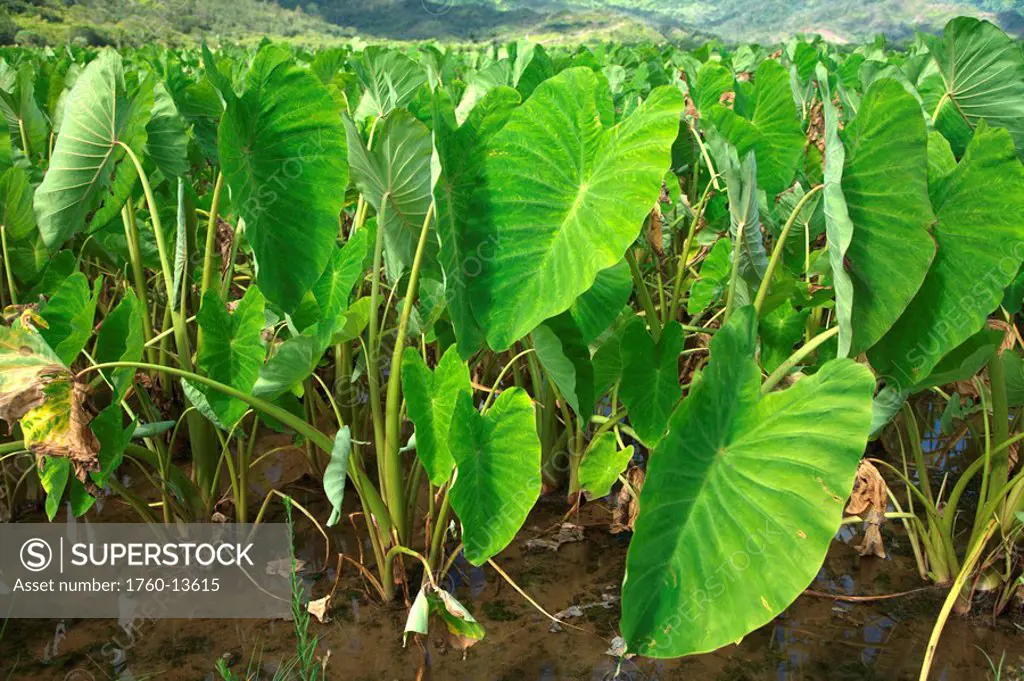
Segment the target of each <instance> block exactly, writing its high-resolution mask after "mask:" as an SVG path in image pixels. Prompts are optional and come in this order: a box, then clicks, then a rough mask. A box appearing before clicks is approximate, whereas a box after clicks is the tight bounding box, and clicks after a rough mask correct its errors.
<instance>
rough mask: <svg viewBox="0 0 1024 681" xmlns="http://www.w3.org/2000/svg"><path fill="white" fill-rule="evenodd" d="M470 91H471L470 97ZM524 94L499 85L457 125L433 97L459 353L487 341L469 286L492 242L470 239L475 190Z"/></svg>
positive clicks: (444, 257) (445, 264)
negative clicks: (492, 143) (493, 141)
mask: <svg viewBox="0 0 1024 681" xmlns="http://www.w3.org/2000/svg"><path fill="white" fill-rule="evenodd" d="M468 94H469V93H468V91H467V96H468ZM519 101H520V98H519V93H518V92H516V91H515V90H513V89H512V88H508V87H497V88H495V89H493V90H491V91H490V92H488V93H487V95H486V96H485V97H483V98H482V99H481V100H480V101H479V102H478V103H475V105H474V106H473V107H472V111H471V112H470V113H469V115H467V117H466V118H465V119H464V121H463V123H462V124H461V125H460V126H458V128H456V127H455V124H454V123H453V122H452V121H453V116H452V113H451V107H450V103H448V101H447V99H446V98H444V97H442V96H441V95H440V94H439V93H438V94H436V95H435V97H434V110H433V115H434V148H435V149H436V152H437V161H438V169H437V170H438V176H437V179H436V182H435V183H434V205H435V209H436V212H437V233H438V236H439V237H440V240H441V250H440V256H439V257H440V260H441V267H442V268H443V270H444V275H445V298H446V299H447V303H448V315H449V317H451V321H452V326H453V327H454V328H455V338H456V340H457V342H458V346H459V354H460V355H462V357H463V358H468V357H469V356H470V355H472V354H473V353H474V352H476V351H477V350H478V349H479V348H480V346H481V345H482V344H483V341H484V333H483V330H481V329H480V325H479V324H478V323H477V321H476V317H475V316H474V315H473V310H472V308H471V307H470V297H469V287H470V286H471V284H472V280H473V279H474V278H476V277H477V276H479V275H480V272H481V270H482V268H483V259H484V258H486V257H489V256H490V254H491V253H492V252H493V245H492V244H490V243H487V244H478V245H477V246H476V248H473V247H472V246H471V244H470V239H469V238H468V230H469V223H470V217H471V215H472V214H471V211H472V210H473V206H472V203H471V200H472V196H473V191H474V190H475V189H476V187H477V186H478V185H479V184H480V183H481V182H482V181H483V176H484V157H485V154H486V144H487V142H488V140H489V139H490V138H491V136H493V135H494V133H496V132H497V131H498V130H500V129H501V127H502V126H504V125H505V122H506V121H507V120H508V117H509V116H510V115H512V112H513V111H514V110H515V108H516V107H517V106H518V105H519Z"/></svg>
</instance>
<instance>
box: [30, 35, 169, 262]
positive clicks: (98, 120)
mask: <svg viewBox="0 0 1024 681" xmlns="http://www.w3.org/2000/svg"><path fill="white" fill-rule="evenodd" d="M146 94H147V93H146V92H142V93H141V96H139V97H130V96H129V94H128V91H127V89H126V88H125V81H124V70H123V67H122V65H121V57H120V56H119V55H118V54H117V53H116V52H114V51H113V50H107V51H104V52H101V53H100V55H99V56H98V57H96V59H94V60H93V61H91V62H90V63H89V65H88V66H86V67H85V70H84V71H83V72H82V75H81V76H79V78H78V80H77V82H76V83H75V86H74V87H73V88H72V89H71V92H70V93H69V94H68V97H67V101H66V104H65V109H64V121H63V124H62V125H61V129H60V133H59V134H58V135H57V143H56V145H55V146H54V149H53V158H52V159H51V160H50V167H49V170H48V171H47V173H46V177H45V178H43V183H42V184H41V185H40V186H39V189H38V190H36V194H35V202H34V203H35V212H36V220H37V221H38V223H39V231H40V232H41V233H42V235H43V241H44V242H45V243H46V246H47V248H49V249H50V250H55V249H56V248H57V247H58V246H60V245H61V244H62V243H64V242H65V241H67V240H68V239H69V238H71V237H72V236H74V235H75V234H76V233H78V232H80V231H81V230H82V229H84V228H85V221H86V218H87V216H89V215H90V214H91V213H93V212H94V211H99V210H102V209H103V208H104V207H106V209H107V212H111V211H112V212H114V213H115V214H116V212H117V211H120V209H121V205H123V204H124V201H125V199H126V198H127V196H128V192H130V191H131V187H132V186H133V185H134V183H135V169H134V165H133V164H132V162H131V160H130V159H128V158H126V152H125V150H124V148H123V147H122V146H121V145H122V144H124V145H127V146H129V147H131V148H132V149H133V150H135V152H136V153H141V149H142V147H143V146H144V145H145V143H146V123H147V122H148V120H149V114H150V109H151V107H152V99H151V97H152V90H151V89H150V90H149V91H148V95H149V97H148V98H147V96H146ZM122 166H123V167H124V168H125V170H123V171H122V170H121V169H120V168H121V167H122ZM115 170H116V177H117V180H118V181H116V182H115V181H114V180H115ZM108 204H109V205H108ZM95 219H96V221H97V222H96V224H97V226H100V225H101V224H102V223H103V222H104V220H103V219H102V218H100V217H96V218H95Z"/></svg>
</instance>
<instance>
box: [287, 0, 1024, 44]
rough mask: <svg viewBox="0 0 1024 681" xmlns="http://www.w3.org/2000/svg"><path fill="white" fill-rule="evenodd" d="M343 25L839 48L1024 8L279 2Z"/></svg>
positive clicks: (609, 1) (999, 3)
mask: <svg viewBox="0 0 1024 681" xmlns="http://www.w3.org/2000/svg"><path fill="white" fill-rule="evenodd" d="M278 1H279V2H280V3H281V4H283V5H285V6H291V7H300V8H301V9H303V10H304V11H306V12H307V13H312V12H316V13H317V14H318V16H320V17H322V18H324V19H326V20H328V21H330V22H332V23H336V24H341V25H347V26H355V27H357V28H359V29H361V30H363V31H368V32H372V33H375V34H379V35H386V36H389V37H396V38H400V37H412V38H423V37H430V36H438V35H446V36H451V37H459V38H477V39H483V38H488V37H493V36H494V35H495V34H500V33H523V32H533V33H535V34H549V33H559V32H561V33H579V32H585V31H586V30H587V28H588V26H589V27H593V28H594V29H597V30H607V29H608V27H610V26H617V27H619V28H621V29H623V30H627V31H629V30H634V31H635V30H644V29H643V28H640V26H641V25H645V26H646V28H647V29H654V30H656V31H658V32H661V33H662V34H670V33H674V32H679V31H682V32H699V33H712V34H716V35H720V36H722V37H724V38H727V39H731V40H744V41H750V40H759V41H773V40H778V39H781V38H784V37H786V36H788V35H792V34H794V33H799V32H807V33H821V34H822V35H824V36H825V37H827V38H830V39H832V40H836V41H840V42H843V41H856V40H864V39H870V38H871V37H872V36H874V35H876V34H878V33H884V34H886V35H888V36H889V37H891V38H895V39H899V38H903V37H907V36H910V35H912V34H913V32H914V31H915V30H924V31H937V30H940V29H941V28H942V26H943V25H944V24H945V23H946V21H948V20H949V19H950V18H951V17H953V16H956V15H959V14H970V15H974V16H979V17H984V18H987V19H989V20H990V21H992V22H993V23H997V24H999V25H1001V26H1002V27H1003V28H1004V29H1005V30H1007V31H1008V32H1010V33H1013V34H1016V35H1018V36H1024V0H963V1H960V2H953V1H947V2H942V1H940V0H278Z"/></svg>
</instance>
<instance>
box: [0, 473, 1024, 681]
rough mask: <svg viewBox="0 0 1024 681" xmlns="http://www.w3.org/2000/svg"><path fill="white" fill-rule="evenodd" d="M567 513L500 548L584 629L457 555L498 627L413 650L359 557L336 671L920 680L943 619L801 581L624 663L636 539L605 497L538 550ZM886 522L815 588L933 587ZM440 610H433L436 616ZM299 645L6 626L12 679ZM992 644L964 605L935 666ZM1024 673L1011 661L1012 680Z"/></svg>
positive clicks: (1017, 643)
mask: <svg viewBox="0 0 1024 681" xmlns="http://www.w3.org/2000/svg"><path fill="white" fill-rule="evenodd" d="M291 491H292V493H293V494H294V495H295V496H296V498H297V499H299V500H300V502H302V503H304V504H305V502H308V503H309V507H311V509H312V510H314V512H315V513H317V515H318V516H319V517H326V515H327V509H325V508H322V507H321V506H320V503H321V502H319V501H318V500H317V499H318V497H319V495H317V494H314V493H313V492H311V491H303V490H301V489H293V490H291ZM303 496H305V497H306V498H305V499H303ZM110 508H111V506H110V505H108V509H107V511H105V513H104V514H103V517H102V518H101V519H106V520H114V519H115V518H113V517H110V518H107V517H106V516H108V515H110V514H111V513H112V511H110ZM563 512H564V506H563V505H562V504H561V503H559V502H556V501H542V502H541V504H540V505H539V506H538V508H537V509H536V510H535V511H534V513H533V514H532V516H531V518H530V520H529V521H528V523H527V528H526V530H524V532H523V533H522V534H521V539H519V540H517V541H516V543H514V544H513V545H512V546H511V547H509V548H508V549H507V550H506V551H504V552H503V553H502V554H501V555H500V556H499V557H498V559H497V562H498V564H499V565H500V566H501V567H502V568H504V570H505V571H506V572H508V573H509V574H510V575H511V576H512V577H513V578H514V579H515V580H516V581H517V582H518V583H519V584H520V586H522V587H523V588H524V589H525V590H526V591H527V592H528V593H529V594H531V595H532V596H533V598H534V599H535V600H537V601H538V602H539V603H540V604H542V605H543V606H544V607H545V608H546V609H548V610H549V611H550V612H557V611H561V610H564V609H566V608H569V607H570V606H572V605H578V606H581V610H582V615H581V616H579V617H576V618H574V619H571V620H569V621H570V622H571V623H572V624H574V625H576V626H578V627H580V628H581V629H583V630H585V631H578V630H573V629H569V628H563V631H561V632H557V633H555V632H552V631H550V624H551V623H550V622H549V621H548V620H547V619H545V618H544V617H543V616H542V615H540V614H539V613H538V612H537V611H536V610H534V609H533V608H532V607H531V606H529V605H528V604H527V603H526V602H525V601H524V600H523V599H522V598H521V597H520V596H519V595H518V594H517V593H516V592H515V591H514V590H513V589H512V588H510V587H509V586H508V584H506V583H504V582H503V581H502V580H501V579H500V578H499V577H498V576H497V575H496V574H495V572H494V571H493V570H491V569H489V568H488V569H479V568H472V567H470V566H469V565H468V564H466V563H464V562H458V563H457V564H456V569H455V570H454V571H453V573H452V574H451V575H450V577H449V579H448V584H447V586H448V587H449V588H450V589H454V590H455V592H456V595H457V597H458V598H459V600H461V601H462V602H463V603H464V604H466V605H467V606H469V607H470V608H471V609H472V611H473V612H474V614H475V616H476V617H477V619H478V620H479V621H480V622H481V623H482V624H483V625H484V627H485V628H486V630H487V638H486V639H485V640H484V641H482V642H481V643H479V644H478V645H476V646H475V647H473V648H472V649H470V650H469V651H468V654H467V655H466V658H465V659H463V656H462V653H461V652H459V651H456V650H454V649H452V648H449V646H448V644H447V642H446V636H445V635H444V634H443V633H442V632H441V631H440V630H439V629H436V628H435V629H434V630H432V632H431V634H430V635H429V636H427V637H426V639H425V640H423V641H422V642H421V644H416V643H413V642H410V644H409V647H408V648H403V647H402V643H401V639H402V636H401V631H402V627H403V625H404V620H405V610H404V609H403V608H400V607H397V606H396V607H393V608H392V607H387V608H386V607H382V606H379V605H376V604H374V602H373V601H372V600H371V599H369V598H367V596H366V593H367V590H366V587H365V585H364V584H363V583H362V580H361V578H360V577H359V575H358V573H357V572H356V570H354V569H352V568H351V567H348V568H346V569H345V570H344V571H343V573H342V575H341V578H340V581H339V584H340V586H339V589H338V592H337V595H336V596H335V602H334V607H333V608H332V612H331V619H330V621H329V622H328V623H327V624H316V623H314V624H313V631H314V633H315V634H317V635H318V636H320V637H321V643H320V647H321V651H322V653H323V654H325V655H326V654H328V653H329V659H328V663H327V679H342V680H345V681H349V680H351V681H359V680H364V679H365V680H367V681H391V680H399V679H400V680H403V681H404V680H406V679H410V680H412V679H431V680H436V681H524V680H530V681H532V680H537V681H562V680H566V681H568V680H570V679H571V680H579V681H584V680H588V681H589V680H593V681H601V680H605V679H608V680H611V679H615V678H619V679H632V680H636V681H641V680H644V681H648V680H649V681H654V680H666V681H667V680H675V679H694V680H704V679H714V680H719V679H720V680H723V681H724V680H730V681H733V680H735V681H739V680H744V679H749V680H751V681H753V680H761V679H764V680H768V679H771V680H773V681H786V680H797V679H814V680H817V679H822V680H828V681H845V680H854V679H857V680H860V679H885V680H886V681H900V680H902V679H916V678H917V674H918V668H919V667H918V665H919V664H920V660H921V656H922V653H923V651H924V648H925V643H926V641H927V638H928V635H929V633H930V631H931V626H932V619H931V618H932V616H933V614H934V613H936V612H937V611H938V609H939V605H940V603H941V600H942V598H943V596H944V592H943V591H941V590H926V591H924V592H919V593H916V594H914V595H911V596H904V597H900V598H892V599H887V600H881V601H874V602H865V603H861V602H859V603H844V602H840V601H836V600H833V599H830V598H825V597H822V596H818V595H804V596H802V597H801V598H800V599H799V600H798V601H797V602H796V603H795V604H794V605H793V606H792V607H791V608H789V610H787V611H786V613H785V614H784V615H782V616H781V617H779V618H778V619H776V620H775V621H774V622H773V623H771V624H770V625H768V626H765V627H764V628H762V629H760V630H759V631H757V632H754V633H753V634H751V635H750V636H748V637H747V638H746V639H744V640H743V641H742V642H741V643H740V644H739V645H734V646H730V647H728V648H725V649H723V650H719V651H717V652H714V653H711V654H707V655H701V656H697V657H693V658H688V659H685V660H673V661H658V660H649V659H634V660H631V661H628V662H627V663H625V664H624V665H623V668H622V670H621V672H620V675H619V676H618V677H616V676H615V660H614V659H613V658H612V657H610V656H608V655H606V654H605V651H606V649H607V648H608V647H609V643H610V641H611V639H612V638H613V637H614V636H615V635H616V634H617V631H616V623H617V621H618V605H617V597H618V593H619V584H620V582H621V577H622V572H623V565H624V562H625V555H626V548H627V546H628V544H627V539H626V538H625V537H624V536H621V535H620V536H613V535H611V534H609V533H608V531H607V527H608V522H609V520H610V514H609V512H608V510H607V509H606V508H605V507H604V505H603V504H601V503H593V504H589V505H587V506H586V507H585V508H584V509H583V511H582V512H581V513H580V515H579V517H578V518H577V519H576V522H578V523H579V524H581V525H583V526H584V527H585V528H586V529H585V534H584V540H583V541H581V542H578V543H570V544H565V545H563V546H562V547H561V548H560V549H559V550H558V551H557V552H552V551H550V550H541V551H536V550H529V549H527V548H526V546H525V543H526V541H527V540H528V539H529V538H531V537H534V536H538V535H539V534H540V532H541V531H542V530H543V529H544V528H548V527H550V526H551V525H552V524H553V523H556V522H557V521H558V520H559V518H560V517H561V514H562V513H563ZM884 532H885V536H886V540H887V548H888V549H889V552H890V558H888V559H886V560H884V561H883V560H879V559H876V558H864V559H861V558H859V557H858V556H857V554H856V552H855V551H854V549H853V545H856V544H857V543H859V541H860V539H859V537H857V536H856V530H854V529H851V528H844V529H843V530H842V531H841V533H840V536H839V538H838V541H836V542H834V543H833V546H832V550H831V551H830V553H829V556H828V559H827V561H826V563H825V565H824V567H823V568H822V570H821V572H820V574H819V575H818V577H817V579H816V580H815V582H814V584H812V585H811V589H813V590H816V591H819V592H826V593H834V594H845V595H870V594H889V593H893V592H898V591H904V590H909V589H914V588H917V587H920V586H922V584H921V581H920V579H919V578H918V576H917V574H916V571H915V569H914V565H913V560H912V558H910V557H909V547H908V545H907V543H906V541H905V540H904V539H903V537H902V535H901V532H900V530H899V528H898V527H897V525H896V523H890V524H889V525H888V526H886V528H885V531H884ZM332 541H333V542H334V544H335V548H336V549H337V550H343V551H345V552H347V553H349V554H352V555H355V554H357V553H358V539H357V538H356V536H355V534H354V533H353V531H352V528H350V527H347V528H341V527H339V528H335V531H333V535H332ZM298 543H299V549H298V551H299V555H300V558H303V559H305V560H307V561H309V562H310V563H311V564H312V565H317V566H319V565H322V564H323V563H324V555H323V554H324V547H323V544H322V540H321V539H319V536H318V535H317V534H316V533H315V532H310V531H307V530H304V529H302V528H300V536H299V538H298ZM367 552H368V549H367ZM334 578H335V575H334V571H333V567H331V568H329V569H327V570H325V571H323V572H322V573H321V574H320V575H319V576H317V577H316V578H315V579H311V580H310V581H311V587H312V590H313V594H314V596H320V595H323V594H324V593H326V592H327V591H328V590H329V589H330V588H331V585H332V584H333V582H334ZM1018 621H1019V620H1018ZM438 624H439V623H437V622H432V627H437V626H438ZM293 646H294V642H293V637H292V634H291V624H290V623H289V622H273V621H249V620H196V621H186V620H161V621H154V622H143V623H140V624H138V626H137V631H136V632H135V633H134V634H129V633H126V632H125V631H124V630H122V629H121V628H119V626H118V623H117V622H116V621H111V620H71V621H64V622H57V621H43V620H16V621H10V622H8V624H7V628H6V631H5V633H4V635H3V638H2V640H0V681H20V680H23V679H24V680H33V681H34V680H39V681H49V680H54V681H62V680H63V681H105V680H107V679H124V680H127V679H133V680H135V681H142V680H144V679H150V678H154V679H162V680H166V681H179V680H188V681H196V680H205V679H210V680H211V681H213V679H214V676H213V671H212V670H213V667H214V664H215V662H216V661H217V659H218V658H221V657H224V658H226V659H227V660H229V661H230V663H231V665H232V669H233V670H234V671H235V673H236V674H238V675H239V677H240V678H244V673H245V669H246V665H247V662H248V661H249V660H250V658H251V657H252V656H253V654H254V653H255V654H257V655H260V654H261V655H262V660H263V662H264V663H265V667H266V668H267V669H269V670H270V671H271V672H272V670H273V669H274V668H275V667H276V666H277V665H278V664H279V663H280V661H281V660H282V659H284V658H286V657H287V656H288V654H289V652H291V651H293V650H294V647H293ZM982 651H984V652H985V653H988V654H989V655H991V656H992V657H993V658H994V659H998V658H999V656H1000V655H1002V654H1003V653H1004V652H1005V653H1006V661H1007V665H1008V666H1009V665H1012V666H1013V667H1014V668H1015V669H1016V668H1021V667H1024V630H1022V629H1020V628H1019V627H1018V625H1015V624H1014V623H1013V622H1012V621H1011V620H1009V619H1007V618H1003V619H1001V620H1000V621H999V622H997V623H996V624H995V625H993V624H992V623H991V622H988V621H985V620H983V619H981V618H976V619H970V620H967V619H953V620H952V621H950V623H949V625H948V626H947V628H946V632H945V635H944V636H943V639H942V644H941V647H940V651H939V655H938V661H937V663H936V665H935V667H934V669H935V670H936V675H935V676H933V678H938V679H943V680H946V681H954V680H960V679H965V680H971V681H973V680H975V679H978V680H980V679H986V678H990V673H989V666H988V663H987V662H986V659H985V655H984V653H983V652H982ZM271 676H272V674H265V675H264V676H260V677H258V678H260V679H263V678H266V679H269V678H270V677H271ZM252 678H254V679H255V678H257V677H255V676H254V677H252ZM1019 678H1020V677H1019V676H1014V675H1009V674H1006V673H1005V671H1004V676H1003V679H1013V681H1017V679H1019Z"/></svg>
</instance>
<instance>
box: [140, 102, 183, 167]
mask: <svg viewBox="0 0 1024 681" xmlns="http://www.w3.org/2000/svg"><path fill="white" fill-rule="evenodd" d="M146 156H147V157H149V160H151V161H152V162H153V163H154V164H155V165H156V167H157V168H159V169H160V171H161V172H162V173H163V174H164V175H167V176H168V177H184V176H185V175H186V174H187V173H188V134H187V133H186V132H185V120H184V119H183V118H182V117H181V114H179V113H178V108H177V106H175V104H174V99H173V98H171V95H170V94H168V92H167V88H166V87H164V84H163V83H159V82H158V83H155V84H154V85H153V114H152V117H151V118H150V119H149V123H147V124H146Z"/></svg>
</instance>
